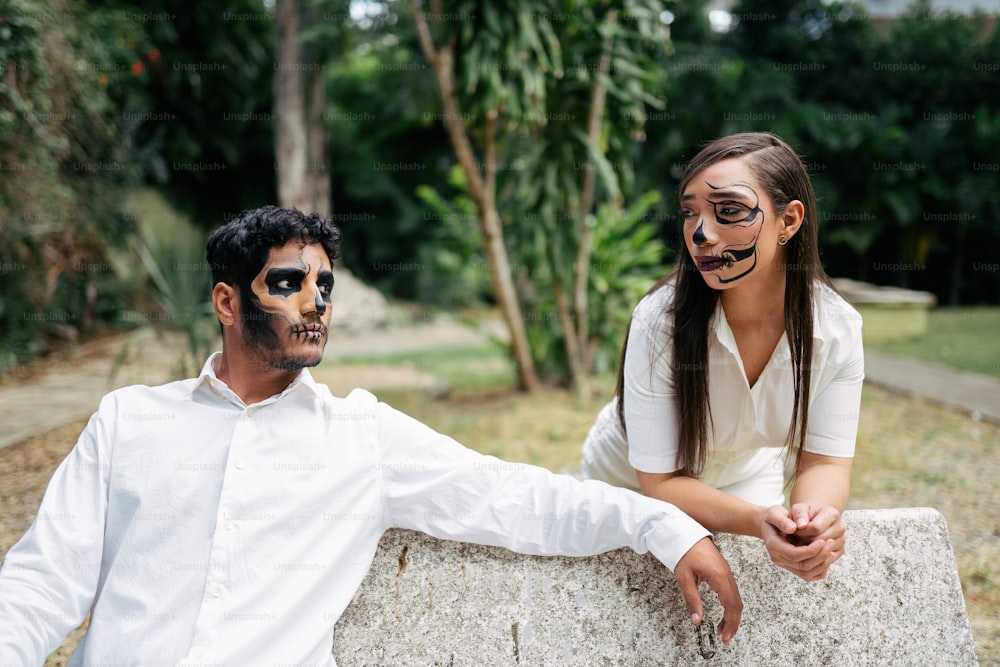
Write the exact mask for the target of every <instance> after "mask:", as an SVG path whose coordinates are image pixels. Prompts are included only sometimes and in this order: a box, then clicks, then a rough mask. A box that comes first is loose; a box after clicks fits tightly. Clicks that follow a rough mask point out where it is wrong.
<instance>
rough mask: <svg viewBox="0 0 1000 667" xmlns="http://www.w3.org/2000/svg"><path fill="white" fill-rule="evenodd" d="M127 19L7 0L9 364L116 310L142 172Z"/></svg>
mask: <svg viewBox="0 0 1000 667" xmlns="http://www.w3.org/2000/svg"><path fill="white" fill-rule="evenodd" d="M130 25H131V24H130V22H129V21H128V20H127V19H124V18H123V19H122V20H121V21H115V20H114V16H113V13H112V12H111V11H109V10H104V9H95V10H94V11H85V10H84V8H83V6H82V5H81V4H79V3H77V2H72V1H71V0H65V1H56V2H47V3H44V4H43V3H35V2H32V1H31V0H11V1H9V2H5V3H3V4H2V5H0V68H2V69H3V71H4V76H3V77H0V167H2V171H3V178H2V179H0V294H2V296H0V356H2V357H3V359H2V361H3V364H4V365H5V366H7V367H12V366H14V365H17V364H20V363H22V362H24V361H25V360H27V359H28V358H30V357H31V356H34V355H37V354H41V353H44V352H46V351H47V350H48V349H49V344H50V339H51V337H52V336H58V337H60V338H64V339H70V340H76V338H77V337H78V336H79V335H80V334H81V332H84V333H85V332H87V331H90V330H92V329H94V328H95V327H96V326H98V325H99V324H100V323H101V322H102V321H109V320H113V319H115V316H116V315H117V312H116V311H117V307H118V306H119V305H120V303H121V299H122V298H123V296H124V290H123V289H122V287H121V286H120V285H119V284H118V283H117V281H116V276H115V270H114V269H115V267H114V266H113V265H112V263H111V262H110V261H109V259H108V257H109V250H110V249H112V248H114V247H115V246H118V245H121V244H122V243H123V242H124V240H125V239H126V237H127V234H128V231H129V228H130V222H129V220H128V219H127V218H125V216H123V215H122V214H121V213H120V212H119V210H118V205H117V204H118V201H119V199H120V193H121V191H122V189H123V188H124V187H126V186H128V185H130V184H132V183H134V182H136V180H137V174H136V173H135V171H134V170H133V169H132V168H131V163H130V162H129V159H128V156H129V150H130V146H131V135H130V132H129V128H128V124H127V122H126V121H125V119H124V118H122V116H121V115H119V114H116V113H115V106H114V100H113V91H115V90H118V89H124V88H127V87H128V86H129V85H130V84H129V81H130V77H131V76H132V74H131V71H130V68H129V65H128V63H129V62H130V61H129V59H130V57H131V55H130V53H129V50H128V48H127V46H120V44H127V43H126V42H124V41H122V40H124V37H123V36H124V35H126V34H127V33H128V31H129V29H130Z"/></svg>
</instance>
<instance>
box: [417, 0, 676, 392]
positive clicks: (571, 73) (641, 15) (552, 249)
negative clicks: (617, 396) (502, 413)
mask: <svg viewBox="0 0 1000 667" xmlns="http://www.w3.org/2000/svg"><path fill="white" fill-rule="evenodd" d="M411 6H412V13H413V16H414V18H415V20H416V22H417V28H418V33H419V35H420V37H421V44H422V47H423V51H424V54H425V57H426V58H427V60H428V62H429V63H430V65H431V67H432V69H433V71H434V74H435V79H436V82H437V85H438V90H439V94H440V100H441V108H442V113H441V118H442V122H443V124H444V125H445V127H446V129H447V131H448V133H449V137H450V139H451V142H452V145H453V147H454V149H455V153H456V157H457V159H458V162H459V163H460V164H461V165H462V168H463V171H464V173H465V179H466V180H465V182H466V184H467V188H468V192H469V195H470V197H471V198H472V200H473V201H474V202H476V204H477V211H478V212H479V222H480V225H481V228H482V230H483V236H484V239H485V243H486V248H487V250H486V256H487V264H488V265H489V267H490V270H491V271H492V275H493V281H494V288H495V291H496V293H497V295H498V301H499V302H500V304H501V309H502V310H503V312H504V317H505V320H506V322H507V325H508V329H509V330H510V331H511V334H512V335H511V338H512V341H513V343H512V347H513V352H514V356H515V359H516V361H517V362H518V366H519V369H520V370H521V372H522V378H521V383H522V386H525V387H526V386H528V385H529V384H531V383H534V382H535V380H534V379H533V378H532V379H530V380H529V379H528V378H526V377H525V376H526V375H528V371H529V370H530V374H531V375H534V374H535V370H534V368H535V365H536V363H537V362H539V361H540V359H539V355H538V354H537V353H536V354H532V353H533V351H534V352H537V350H538V346H537V345H534V346H533V345H532V341H531V339H530V337H529V336H527V335H526V334H527V333H529V332H530V331H531V330H532V329H536V330H539V329H540V330H546V331H547V330H548V329H549V328H550V327H549V326H548V323H549V320H550V318H549V315H550V314H551V315H552V318H551V319H557V320H558V322H559V329H560V333H559V335H560V339H561V342H562V345H563V346H564V348H565V349H564V351H563V352H562V353H561V354H560V355H559V356H560V357H561V358H562V359H563V360H565V371H566V373H567V374H568V379H569V381H570V382H571V383H572V384H574V385H575V386H576V387H577V389H579V390H580V391H581V392H582V393H586V391H587V389H586V378H587V375H588V374H589V373H590V372H591V366H592V361H593V350H594V346H595V344H597V343H598V341H595V340H594V339H593V338H592V336H591V334H590V314H589V296H588V295H589V290H590V285H591V280H590V268H591V254H592V251H593V246H592V238H593V233H594V230H593V227H594V225H595V224H596V218H595V216H594V211H595V208H596V207H597V205H598V204H600V203H602V202H606V201H611V202H614V203H615V204H616V205H617V206H619V207H620V206H621V205H622V203H623V202H622V187H621V181H622V180H623V179H624V181H625V182H626V183H630V182H631V173H630V172H631V168H630V166H628V164H627V163H628V159H629V158H628V154H629V151H630V149H631V146H632V144H633V143H634V141H635V138H636V136H638V132H639V131H640V130H641V126H642V123H643V120H644V118H645V109H646V108H647V106H650V105H651V106H660V104H661V103H660V101H659V100H658V99H656V97H655V96H654V95H652V94H651V92H650V91H651V90H652V89H654V88H655V82H656V78H657V77H656V71H657V70H656V67H655V64H656V63H655V58H653V57H650V53H651V52H655V51H657V50H659V49H662V48H663V47H664V45H665V39H666V38H665V36H664V33H663V30H662V25H660V23H659V13H658V9H657V5H656V3H646V2H622V3H601V2H582V3H578V4H576V5H574V6H573V7H572V11H567V10H566V8H565V7H564V6H563V5H562V4H560V3H556V2H546V1H525V2H508V3H506V4H505V5H504V6H502V7H501V6H497V5H496V3H481V2H456V3H451V4H449V5H447V6H444V5H442V3H440V2H437V3H432V4H431V6H430V12H429V13H427V12H425V9H424V8H422V7H421V6H420V5H419V3H418V2H417V0H411ZM428 17H430V19H428ZM436 17H450V20H445V21H442V20H435V18H436ZM455 19H457V20H455ZM479 156H481V157H479ZM477 158H478V159H477ZM612 158H616V159H615V162H614V166H612ZM501 204H503V206H504V209H503V211H504V212H503V214H501ZM618 217H620V216H617V217H616V216H614V215H611V216H604V218H603V219H604V220H611V219H617V218H618ZM505 229H506V230H507V233H508V234H509V236H510V238H509V239H507V238H506V236H505ZM510 252H513V253H514V254H515V255H516V257H517V258H518V262H517V265H518V272H519V273H521V274H527V275H525V277H526V278H528V279H530V284H531V289H527V290H526V289H521V290H518V289H516V287H515V285H516V283H515V281H514V279H513V278H512V276H511V275H510V265H511V262H510V260H509V253H510ZM543 293H545V294H548V295H550V296H551V298H552V302H553V304H554V312H553V313H539V312H537V311H535V312H532V311H530V310H529V311H525V310H524V307H523V303H522V302H523V301H524V300H525V299H527V301H528V302H529V303H531V302H535V303H542V302H544V301H546V300H547V299H548V298H549V297H547V296H542V297H538V296H535V295H538V294H543ZM539 299H541V300H539ZM545 335H547V334H545ZM543 338H544V335H543ZM543 347H544V350H545V352H546V353H548V352H550V351H551V348H550V347H548V346H543ZM541 361H543V362H547V359H544V358H543V359H541ZM529 364H530V366H529ZM559 375H561V373H559Z"/></svg>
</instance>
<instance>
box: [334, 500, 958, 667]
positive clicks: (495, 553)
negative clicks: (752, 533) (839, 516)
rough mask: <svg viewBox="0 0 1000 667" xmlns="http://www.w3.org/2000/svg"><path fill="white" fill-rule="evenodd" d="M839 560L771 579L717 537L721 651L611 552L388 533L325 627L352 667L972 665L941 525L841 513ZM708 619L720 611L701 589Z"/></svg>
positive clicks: (747, 548)
mask: <svg viewBox="0 0 1000 667" xmlns="http://www.w3.org/2000/svg"><path fill="white" fill-rule="evenodd" d="M844 521H845V523H846V524H847V526H848V543H847V551H846V554H845V555H844V557H843V558H841V559H840V561H838V562H837V563H836V564H834V566H833V567H832V568H831V569H830V572H829V573H828V575H827V577H826V579H824V580H822V581H819V582H815V583H806V582H804V581H802V580H800V579H799V578H798V577H796V576H794V575H792V574H790V573H789V572H786V571H785V570H782V569H780V568H778V567H776V566H774V565H773V564H772V563H771V561H770V559H769V558H768V556H767V552H766V551H765V549H764V547H763V544H762V543H761V542H760V541H759V540H756V539H752V538H748V537H742V536H732V535H719V536H718V537H717V544H718V545H719V549H720V550H721V551H722V553H723V554H724V555H725V556H726V558H727V560H728V561H729V563H730V565H731V567H732V569H733V572H734V574H735V576H736V580H737V582H738V583H739V585H740V591H741V594H742V596H743V602H744V610H743V621H742V623H741V625H740V629H739V632H738V633H737V635H736V637H735V639H734V640H733V641H732V643H731V644H730V645H729V646H724V645H723V644H722V642H721V640H720V639H719V637H718V634H717V633H716V632H715V631H714V629H712V630H709V628H708V623H707V622H706V623H703V624H702V626H700V628H701V629H696V627H695V626H693V625H692V624H691V622H690V620H689V619H688V614H687V611H686V608H685V606H684V601H683V600H682V599H681V596H680V591H679V590H678V588H677V586H676V583H675V580H674V577H673V575H672V574H671V573H670V571H669V570H667V569H666V568H664V567H662V566H661V565H660V564H659V562H658V561H656V559H655V558H653V557H652V556H651V555H649V554H646V555H643V556H640V555H638V554H636V553H634V552H632V551H631V550H628V549H622V550H617V551H612V552H609V553H606V554H602V555H600V556H594V557H590V558H544V557H537V556H521V555H518V554H514V553H511V552H509V551H507V550H505V549H500V548H493V547H481V546H476V545H470V544H462V543H457V542H445V541H441V540H436V539H433V538H430V537H427V536H425V535H422V534H419V533H415V532H411V531H404V530H392V531H389V532H388V533H386V535H385V536H384V537H383V539H382V542H381V544H380V546H379V550H378V554H377V555H376V557H375V562H374V565H373V567H372V569H371V572H370V573H369V575H368V578H367V579H366V580H365V582H364V583H363V584H362V587H361V589H360V590H359V591H358V594H357V595H356V596H355V598H354V600H353V602H352V603H351V605H350V606H349V607H348V609H347V611H346V612H345V614H344V616H343V617H342V618H341V619H340V621H339V622H338V624H337V627H336V642H335V648H334V655H335V656H336V659H337V661H338V663H339V665H340V667H351V666H353V665H359V666H360V665H367V666H374V665H385V666H391V667H399V666H403V665H411V666H415V665H427V666H430V665H441V666H455V667H459V666H465V665H470V666H476V667H478V666H481V665H550V666H561V665H580V666H581V667H583V666H586V667H591V666H603V665H634V666H636V667H639V666H647V665H699V664H702V663H704V662H706V661H711V662H712V663H714V664H725V665H754V666H756V665H768V666H771V665H790V666H791V665H794V666H795V667H801V666H803V665H817V666H824V667H825V666H827V665H934V666H935V667H941V666H943V665H963V666H965V665H975V664H976V655H975V650H974V645H973V641H972V632H971V630H970V627H969V621H968V617H967V616H966V612H965V602H964V600H963V598H962V589H961V586H960V584H959V579H958V572H957V570H956V567H955V559H954V554H953V552H952V548H951V545H950V543H949V540H948V528H947V525H946V523H945V520H944V517H943V516H942V515H941V514H940V513H939V512H937V511H936V510H933V509H893V510H853V511H847V512H845V513H844ZM702 589H703V595H702V598H703V599H704V600H705V609H706V612H707V618H708V620H710V621H711V623H712V625H716V624H718V621H719V619H720V618H721V616H722V608H721V606H720V605H719V603H718V601H717V600H716V598H715V594H714V593H712V592H711V591H710V590H709V589H708V588H707V586H706V585H705V584H702Z"/></svg>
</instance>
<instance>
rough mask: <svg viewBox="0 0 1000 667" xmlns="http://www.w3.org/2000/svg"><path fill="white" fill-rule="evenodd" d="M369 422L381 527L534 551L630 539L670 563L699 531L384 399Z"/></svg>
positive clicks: (575, 551) (598, 547)
mask: <svg viewBox="0 0 1000 667" xmlns="http://www.w3.org/2000/svg"><path fill="white" fill-rule="evenodd" d="M378 424H379V447H380V449H381V456H382V463H381V464H380V467H381V470H382V477H383V483H384V484H385V490H384V492H385V494H386V497H387V505H388V516H387V521H388V523H389V525H392V526H397V527H400V528H408V529H412V530H418V531H422V532H425V533H427V534H429V535H432V536H434V537H437V538H440V539H447V540H457V541H463V542H472V543H477V544H485V545H491V546H501V547H505V548H507V549H510V550H512V551H515V552H518V553H524V554H534V555H563V556H590V555H594V554H598V553H603V552H605V551H610V550H612V549H617V548H621V547H630V548H632V549H633V550H634V551H636V552H638V553H646V552H651V553H652V554H653V555H654V556H655V557H656V558H657V559H658V560H659V561H660V562H662V563H663V564H664V565H666V566H667V567H668V568H670V569H671V570H673V569H674V568H675V567H676V566H677V562H678V561H679V560H680V559H681V558H682V557H683V556H684V554H685V553H687V551H688V549H690V548H691V547H692V546H693V545H694V544H695V542H697V541H698V540H700V539H702V538H703V537H706V536H708V535H709V532H708V531H707V530H705V529H704V528H703V527H702V526H701V525H700V524H698V523H697V522H696V521H695V520H694V519H692V518H690V517H689V516H687V515H686V514H684V513H683V512H681V511H680V510H679V509H677V508H676V507H674V506H673V505H670V504H668V503H665V502H662V501H659V500H656V499H653V498H646V497H644V496H641V495H639V494H638V493H635V492H632V491H628V490H625V489H620V488H616V487H613V486H611V485H608V484H605V483H603V482H598V481H584V482H581V481H578V480H576V479H573V478H572V477H569V476H566V475H557V474H554V473H552V472H550V471H548V470H546V469H544V468H540V467H538V466H531V465H527V464H520V463H510V462H507V461H502V460H500V459H497V458H495V457H492V456H485V455H482V454H479V453H477V452H474V451H472V450H470V449H467V448H466V447H463V446H462V445H460V444H459V443H457V442H456V441H454V440H453V439H451V438H449V437H447V436H444V435H442V434H440V433H437V432H436V431H434V430H433V429H431V428H430V427H428V426H426V425H424V424H422V423H421V422H419V421H417V420H415V419H413V418H411V417H408V416H407V415H405V414H403V413H401V412H398V411H396V410H394V409H393V408H391V407H389V406H387V405H385V404H384V403H380V404H379V406H378Z"/></svg>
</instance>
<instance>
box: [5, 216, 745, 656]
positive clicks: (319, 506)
mask: <svg viewBox="0 0 1000 667" xmlns="http://www.w3.org/2000/svg"><path fill="white" fill-rule="evenodd" d="M339 243H340V233H339V231H338V230H337V229H336V228H335V227H333V226H332V225H330V224H329V223H328V222H327V221H326V220H324V219H323V218H322V217H320V216H318V215H315V214H313V215H305V214H303V213H301V212H299V211H296V210H287V209H279V208H275V207H265V208H261V209H257V210H254V211H248V212H246V213H244V214H243V215H242V216H241V217H239V218H238V219H236V220H233V221H232V222H230V223H228V224H226V225H225V226H223V227H221V228H219V229H217V230H216V231H215V232H214V233H213V234H212V236H211V238H210V239H209V242H208V262H209V265H210V266H211V268H212V274H213V282H214V287H213V290H212V303H213V305H214V307H215V312H216V315H217V316H218V318H219V322H220V323H221V326H222V352H221V353H218V352H217V353H215V354H214V355H213V356H212V357H210V358H209V359H208V361H207V362H206V363H205V366H204V368H203V369H202V372H201V374H200V375H199V377H197V378H194V379H188V380H183V381H180V382H173V383H170V384H167V385H163V386H160V387H152V388H151V387H145V386H134V387H128V388H125V389H121V390H118V391H114V392H112V393H111V394H109V395H107V396H105V397H104V399H103V400H102V401H101V405H100V407H99V408H98V410H97V412H96V413H95V414H94V416H93V417H92V418H91V420H90V423H89V424H88V425H87V428H86V429H85V430H84V432H83V434H82V435H81V437H80V440H79V442H78V443H77V445H76V447H75V448H74V449H73V451H72V452H71V453H70V454H69V456H68V457H67V458H66V460H65V461H63V462H62V464H61V465H60V466H59V468H58V469H57V470H56V472H55V474H54V476H53V478H52V481H51V482H50V484H49V488H48V490H47V491H46V494H45V497H44V499H43V500H42V504H41V507H40V509H39V513H38V516H37V518H36V519H35V522H34V524H33V525H32V526H31V528H30V529H29V530H28V532H27V533H26V534H25V536H24V537H23V538H22V539H21V541H20V542H19V543H18V544H17V545H15V546H14V547H13V548H12V549H11V550H10V552H9V553H8V554H7V557H6V560H5V562H4V565H3V568H2V570H0V664H18V665H41V664H42V663H43V662H44V660H45V658H46V656H47V655H48V654H49V652H50V651H51V650H53V649H54V648H55V647H56V646H58V645H59V643H60V642H61V641H62V640H63V638H64V637H65V636H66V634H67V633H68V632H69V631H71V630H72V629H73V628H74V627H76V626H77V625H78V624H79V623H80V622H81V621H82V620H83V619H84V617H85V616H86V614H87V612H88V611H90V612H91V618H90V625H89V627H88V631H87V635H86V637H85V638H84V639H83V641H82V642H81V644H80V646H79V647H78V648H77V650H76V652H75V653H74V654H73V658H72V659H71V661H70V664H71V665H79V664H86V665H89V664H115V665H126V664H128V665H143V666H148V665H176V664H182V665H204V664H213V665H238V666H244V665H258V664H259V665H273V664H279V663H281V664H310V665H329V666H332V665H333V664H334V661H333V657H332V654H331V642H332V640H331V637H332V631H333V626H334V623H335V622H336V620H337V618H339V617H340V615H341V613H342V612H343V610H344V608H345V607H346V606H347V604H348V603H349V602H350V600H351V597H352V596H353V594H354V592H355V590H356V589H357V587H358V586H359V585H360V583H361V581H362V579H363V578H364V575H365V573H366V572H367V570H368V568H369V566H370V564H371V561H372V557H373V555H374V553H375V549H376V546H377V544H378V541H379V539H380V537H381V535H382V533H383V532H384V531H385V530H386V529H387V528H390V527H392V526H398V527H403V528H410V529H414V530H421V531H424V532H426V533H428V534H430V535H434V536H436V537H439V538H445V539H454V540H463V541H467V542H476V543H480V544H490V545H500V546H504V547H507V548H509V549H513V550H515V551H518V552H521V553H530V554H563V555H580V556H582V555H590V554H594V553H600V552H603V551H607V550H609V549H614V548H618V547H622V546H630V547H632V548H633V549H635V550H636V551H638V552H640V553H643V552H645V551H647V550H648V551H651V552H652V553H653V554H654V555H655V556H656V557H657V558H658V559H659V560H660V561H661V562H663V563H664V564H665V565H666V566H667V567H670V568H672V569H673V570H674V572H675V574H676V576H677V580H678V583H679V585H680V587H681V591H682V593H683V596H684V599H685V601H686V604H687V606H688V609H689V610H690V612H691V615H692V620H693V621H694V622H695V623H698V622H700V621H701V618H702V615H703V606H702V603H701V600H700V598H699V597H698V591H697V584H698V583H699V582H701V581H705V582H707V583H708V584H709V585H710V586H711V587H712V588H713V590H715V591H716V592H717V594H718V595H719V598H720V600H721V601H722V603H723V605H724V607H725V615H724V619H723V621H722V623H721V624H720V630H719V631H720V632H721V633H722V636H723V639H724V641H726V642H727V643H728V641H729V640H730V639H731V638H732V636H733V634H735V632H736V628H737V626H738V625H739V618H740V612H741V608H742V602H741V600H740V597H739V593H738V592H737V589H736V584H735V582H734V580H733V577H732V573H731V572H730V570H729V567H728V565H727V564H726V562H725V561H724V560H723V558H722V556H721V555H720V554H719V552H718V551H717V550H716V549H715V546H714V545H713V544H712V542H711V540H710V539H708V537H707V532H706V531H705V530H704V529H703V528H702V527H701V526H700V525H698V524H697V523H696V522H694V521H693V520H692V519H690V518H689V517H687V516H686V515H684V514H682V513H681V512H679V511H678V510H677V509H676V508H674V507H673V506H672V505H668V504H666V503H662V502H660V501H657V500H653V499H649V498H644V497H642V496H640V495H639V494H635V493H633V492H629V491H625V490H619V489H615V488H613V487H611V486H608V485H605V484H603V483H600V482H578V481H576V480H574V479H572V478H570V477H566V476H561V475H555V474H552V473H550V472H548V471H546V470H544V469H542V468H538V467H533V466H527V465H514V464H503V465H498V463H499V462H498V461H497V460H496V459H493V458H491V457H486V456H482V455H480V454H477V453H475V452H473V451H471V450H468V449H466V448H464V447H462V446H461V445H459V444H458V443H456V442H455V441H454V440H451V439H450V438H447V437H445V436H443V435H441V434H438V433H436V432H434V431H433V430H431V429H430V428H428V427H427V426H425V425H423V424H421V423H420V422H418V421H416V420H414V419H412V418H410V417H407V416H406V415H404V414H402V413H400V412H397V411H395V410H393V409H392V408H390V407H389V406H387V405H385V404H383V403H379V402H377V401H376V399H375V397H374V396H372V395H371V394H369V393H368V392H365V391H363V390H354V391H353V392H351V394H350V395H349V396H347V397H346V398H336V397H334V396H332V395H331V394H330V391H329V389H328V388H327V387H326V386H325V385H319V384H316V383H315V382H314V381H313V379H312V377H311V375H310V374H309V372H308V371H307V370H305V368H306V367H309V366H315V365H316V364H318V363H319V362H320V360H321V359H322V356H323V347H324V346H325V344H326V339H327V332H328V330H327V327H328V325H329V322H330V303H331V291H332V289H333V273H332V259H334V258H335V257H336V255H337V250H338V247H339ZM525 515H534V516H539V515H542V516H551V517H552V521H550V522H538V521H535V522H523V523H522V520H523V517H524V516H525Z"/></svg>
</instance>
